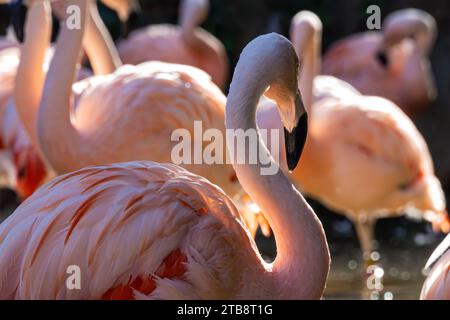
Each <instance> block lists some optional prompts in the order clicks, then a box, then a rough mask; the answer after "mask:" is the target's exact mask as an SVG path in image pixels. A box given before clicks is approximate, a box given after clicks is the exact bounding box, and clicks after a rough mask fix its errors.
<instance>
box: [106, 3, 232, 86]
mask: <svg viewBox="0 0 450 320" xmlns="http://www.w3.org/2000/svg"><path fill="white" fill-rule="evenodd" d="M110 3H111V4H110ZM131 3H133V1H131ZM105 4H107V5H108V4H110V5H111V6H112V7H114V8H117V9H116V10H119V12H127V11H129V10H127V7H128V6H129V4H130V1H128V2H127V1H124V2H122V0H107V1H106V2H105ZM124 7H125V8H124ZM208 7H209V1H208V0H181V5H180V19H179V26H174V25H169V24H161V25H152V26H149V27H146V28H144V29H138V30H135V31H133V32H131V34H130V35H129V37H128V38H127V39H124V40H122V41H120V43H119V45H118V48H119V53H120V57H121V59H122V61H123V62H124V63H129V64H139V63H142V62H146V61H152V60H157V61H164V62H169V63H179V64H186V65H190V66H194V67H197V68H199V69H202V70H203V71H205V72H206V73H208V74H209V75H210V76H211V77H212V81H213V82H214V83H215V84H216V85H218V86H219V87H220V88H222V89H224V87H225V85H226V83H227V80H228V58H227V55H226V52H225V48H224V47H223V45H222V43H221V42H220V41H219V40H218V39H217V38H215V37H214V36H213V35H212V34H210V33H208V32H207V31H205V30H203V29H201V28H200V27H199V26H200V24H201V23H202V22H203V21H204V20H205V19H206V17H207V16H208ZM119 8H120V9H119ZM125 16H126V15H125Z"/></svg>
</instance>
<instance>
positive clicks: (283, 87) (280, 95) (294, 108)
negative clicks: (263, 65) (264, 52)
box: [264, 38, 308, 171]
mask: <svg viewBox="0 0 450 320" xmlns="http://www.w3.org/2000/svg"><path fill="white" fill-rule="evenodd" d="M282 40H283V41H284V40H286V45H289V47H290V49H291V50H287V51H286V52H290V53H291V54H292V56H290V57H284V59H283V62H286V64H287V65H290V66H291V65H292V64H294V65H295V64H296V65H297V68H290V70H289V68H288V67H286V68H283V67H282V68H281V69H280V72H284V74H283V75H275V77H274V78H275V81H274V82H273V83H272V84H271V85H270V87H269V88H268V89H267V90H266V92H265V93H264V95H265V96H266V97H267V98H269V99H271V100H274V101H275V102H276V104H277V106H278V111H279V114H280V118H281V122H282V123H283V127H284V138H285V149H286V160H287V165H288V169H289V170H290V171H292V170H294V169H295V167H296V166H297V163H298V161H299V160H300V156H301V154H302V151H303V147H304V145H305V142H306V137H307V132H308V116H307V113H306V108H305V105H304V104H303V100H302V97H301V94H300V91H299V89H298V70H299V61H298V57H297V54H296V52H295V50H294V48H293V47H292V44H291V43H290V42H289V41H287V39H285V38H282ZM282 40H280V41H282ZM292 59H293V60H294V62H295V63H293V62H292ZM293 93H294V94H293Z"/></svg>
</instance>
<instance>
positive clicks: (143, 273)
mask: <svg viewBox="0 0 450 320" xmlns="http://www.w3.org/2000/svg"><path fill="white" fill-rule="evenodd" d="M297 63H298V61H297V57H296V54H295V51H294V49H293V48H292V45H291V44H290V43H289V41H287V40H286V39H285V38H283V37H281V36H279V35H275V34H269V35H265V36H261V37H258V38H257V39H255V40H254V41H252V42H251V43H250V44H248V45H247V47H246V48H245V49H244V51H243V52H242V55H241V58H240V60H239V63H238V64H237V67H236V70H235V74H234V79H233V81H232V84H231V89H230V94H229V96H228V100H227V106H226V126H227V129H244V130H247V129H251V130H256V122H255V112H256V107H257V102H258V98H259V97H260V96H261V95H262V94H263V92H264V91H265V90H266V89H267V87H269V86H270V91H269V92H268V94H270V96H271V97H272V98H274V99H275V100H276V101H277V102H279V105H280V106H281V107H280V109H279V111H280V113H281V114H282V118H283V119H284V120H283V121H284V122H283V123H284V124H285V126H286V128H287V130H286V132H287V137H288V139H287V141H288V148H287V150H288V159H289V168H290V169H293V168H294V167H295V165H296V163H297V161H298V159H299V157H300V153H301V149H302V147H303V142H304V139H305V137H304V136H302V133H305V132H306V130H302V128H301V126H302V125H305V124H306V123H305V122H304V121H305V120H306V117H304V116H302V115H304V112H305V111H304V108H303V105H302V102H301V98H300V96H299V94H298V89H297V72H296V70H297V69H296V65H297ZM268 66H270V68H268ZM255 73H257V74H258V77H256V78H255ZM252 79H258V80H257V81H254V80H252ZM289 132H290V133H289ZM258 146H259V148H263V150H265V154H267V156H268V157H269V158H270V159H271V161H272V164H273V165H275V166H276V164H274V163H273V161H274V160H273V159H272V158H271V157H270V154H269V152H268V150H267V149H265V147H264V145H263V143H262V141H258ZM246 152H248V150H247V151H246ZM235 169H236V173H237V175H238V178H239V180H240V181H241V183H242V184H243V186H244V188H245V189H246V191H248V193H249V194H250V195H251V196H252V198H253V199H254V200H255V201H256V202H257V203H258V204H259V205H260V206H261V208H262V209H263V211H264V212H267V218H268V219H269V221H270V223H271V225H272V227H273V230H274V234H275V237H276V242H277V257H276V259H275V261H274V262H273V263H267V262H265V261H264V260H263V259H262V257H261V256H260V254H259V252H258V249H257V247H256V245H255V243H254V241H253V239H252V238H251V237H250V234H249V232H248V230H247V229H246V228H245V226H244V224H243V222H242V219H241V218H240V214H239V211H238V210H237V209H236V207H235V206H234V204H233V202H232V201H231V200H230V198H228V197H227V195H226V194H225V193H224V192H223V191H222V190H221V189H220V188H218V187H217V186H215V185H213V184H212V183H210V182H209V181H208V180H206V179H204V178H202V177H200V176H197V175H195V174H192V173H190V172H188V171H186V170H185V169H182V168H180V167H178V166H175V165H172V164H158V163H154V162H150V161H147V162H128V163H120V164H112V165H108V166H94V167H89V168H85V169H81V170H79V171H76V172H73V173H69V174H66V175H63V176H60V177H58V178H56V179H54V180H53V181H51V182H50V183H48V184H47V185H45V186H44V187H43V188H40V189H39V190H38V191H37V192H36V193H35V194H33V195H32V196H31V197H30V198H29V199H28V200H27V201H26V202H24V203H22V205H21V206H20V207H19V208H18V209H17V210H16V212H15V213H14V214H13V215H12V216H10V217H9V218H8V219H7V220H5V222H4V223H3V224H1V225H0V243H1V246H0V256H1V257H2V259H0V298H2V299H12V298H17V299H100V298H103V299H229V298H231V299H305V298H306V299H316V298H320V297H321V295H322V293H323V290H324V286H325V281H326V278H327V274H328V270H329V262H330V261H329V252H328V247H327V243H326V238H325V234H324V231H323V229H322V225H321V223H320V221H319V220H318V218H317V217H316V215H315V214H314V212H313V210H312V209H311V208H310V207H309V205H308V204H307V203H306V201H305V200H304V199H303V197H302V196H301V194H300V193H299V192H298V191H297V190H296V189H295V187H293V185H292V184H291V183H290V182H289V180H288V179H287V177H286V176H285V175H284V174H283V172H282V171H280V170H278V171H277V174H275V175H272V176H262V175H260V169H261V167H260V165H242V164H239V165H235ZM105 212H108V214H105ZM69 266H78V267H79V269H80V276H81V288H80V289H79V290H69V289H68V288H67V286H66V278H67V273H66V270H67V268H68V267H69ZM44 270H45V271H44Z"/></svg>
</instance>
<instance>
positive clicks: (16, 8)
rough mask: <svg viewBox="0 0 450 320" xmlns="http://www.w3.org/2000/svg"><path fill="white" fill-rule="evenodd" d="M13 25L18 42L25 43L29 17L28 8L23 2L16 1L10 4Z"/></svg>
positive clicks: (20, 0) (21, 0)
mask: <svg viewBox="0 0 450 320" xmlns="http://www.w3.org/2000/svg"><path fill="white" fill-rule="evenodd" d="M10 11H11V24H12V27H13V30H14V33H15V34H16V37H17V40H19V41H20V42H23V41H24V40H25V32H24V26H25V19H26V15H27V7H26V6H25V5H24V4H23V0H15V1H13V2H12V3H11V4H10Z"/></svg>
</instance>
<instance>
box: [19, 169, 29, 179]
mask: <svg viewBox="0 0 450 320" xmlns="http://www.w3.org/2000/svg"><path fill="white" fill-rule="evenodd" d="M26 173H27V169H26V168H25V167H20V168H19V170H18V171H17V177H18V178H19V179H23V178H25V175H26Z"/></svg>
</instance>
